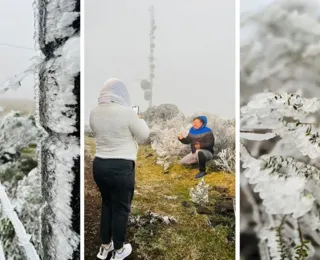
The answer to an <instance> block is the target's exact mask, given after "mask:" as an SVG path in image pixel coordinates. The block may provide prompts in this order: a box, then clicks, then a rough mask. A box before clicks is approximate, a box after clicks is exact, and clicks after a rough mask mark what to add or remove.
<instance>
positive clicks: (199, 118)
mask: <svg viewBox="0 0 320 260" xmlns="http://www.w3.org/2000/svg"><path fill="white" fill-rule="evenodd" d="M197 119H198V120H200V122H201V123H202V124H204V121H203V119H202V118H201V117H200V116H197V117H195V118H194V119H193V120H192V121H194V120H197Z"/></svg>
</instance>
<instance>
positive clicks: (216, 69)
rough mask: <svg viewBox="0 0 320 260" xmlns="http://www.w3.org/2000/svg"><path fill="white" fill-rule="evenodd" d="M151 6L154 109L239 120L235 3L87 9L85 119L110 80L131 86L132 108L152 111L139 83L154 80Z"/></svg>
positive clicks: (100, 3)
mask: <svg viewBox="0 0 320 260" xmlns="http://www.w3.org/2000/svg"><path fill="white" fill-rule="evenodd" d="M151 4H154V6H155V20H156V26H157V30H156V32H155V34H156V40H155V44H156V47H155V57H156V61H155V64H156V70H155V86H154V104H155V105H159V104H162V103H174V104H176V105H177V106H178V107H179V108H180V109H181V110H182V111H183V112H184V113H186V114H190V113H193V112H196V111H206V112H211V113H214V114H217V115H220V116H223V117H229V118H231V117H234V114H235V15H234V14H235V4H234V1H233V0H226V1H212V0H202V1H195V0H189V1H186V0H174V1H168V0H167V1H151V0H136V1H132V0H118V1H111V0H90V1H85V8H84V10H85V120H86V121H87V120H88V115H89V113H90V110H91V109H92V108H93V107H94V106H96V104H97V98H98V95H99V92H100V90H101V88H102V86H103V83H104V82H105V81H106V80H107V79H108V78H111V77H117V78H119V79H121V80H123V81H124V82H125V84H126V85H127V87H128V89H129V92H130V95H131V99H132V103H133V105H139V106H140V107H141V108H142V109H146V108H147V106H148V102H147V101H145V100H144V97H143V91H142V90H141V88H140V79H142V78H147V77H148V55H149V6H150V5H151Z"/></svg>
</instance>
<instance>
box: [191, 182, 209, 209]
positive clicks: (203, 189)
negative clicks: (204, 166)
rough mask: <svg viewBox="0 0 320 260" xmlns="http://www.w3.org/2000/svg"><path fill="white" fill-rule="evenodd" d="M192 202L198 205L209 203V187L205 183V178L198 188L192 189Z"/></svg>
mask: <svg viewBox="0 0 320 260" xmlns="http://www.w3.org/2000/svg"><path fill="white" fill-rule="evenodd" d="M190 197H191V201H192V202H194V203H196V204H197V205H205V204H207V203H209V185H208V184H206V183H205V181H204V178H202V179H201V180H200V182H199V183H198V184H197V186H196V187H195V188H194V187H191V188H190Z"/></svg>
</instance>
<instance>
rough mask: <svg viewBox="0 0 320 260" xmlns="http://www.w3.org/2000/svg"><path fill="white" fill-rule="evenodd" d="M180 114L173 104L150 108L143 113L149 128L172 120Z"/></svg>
mask: <svg viewBox="0 0 320 260" xmlns="http://www.w3.org/2000/svg"><path fill="white" fill-rule="evenodd" d="M179 113H180V111H179V109H178V107H177V106H176V105H173V104H162V105H159V106H154V107H150V108H148V109H147V110H146V111H145V112H144V113H143V118H144V119H145V120H146V122H147V123H148V125H149V126H151V127H152V126H154V125H155V124H162V123H163V122H166V121H167V120H171V119H172V118H174V117H176V116H177V115H178V114H179Z"/></svg>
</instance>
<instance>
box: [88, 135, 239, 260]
mask: <svg viewBox="0 0 320 260" xmlns="http://www.w3.org/2000/svg"><path fill="white" fill-rule="evenodd" d="M86 149H87V154H90V158H89V157H86V162H85V164H86V172H85V205H86V207H85V212H86V216H85V226H86V231H85V237H86V238H85V239H86V252H85V255H86V258H88V259H89V258H93V257H94V256H95V254H96V251H97V250H98V247H99V243H100V241H99V235H98V228H99V218H98V216H99V215H100V197H99V196H100V195H99V192H98V190H97V189H96V187H95V183H94V182H93V180H92V172H91V160H92V158H93V156H94V150H95V140H94V139H93V138H90V137H86ZM156 161H157V155H156V153H155V151H154V150H152V148H151V147H150V146H149V145H141V146H140V150H139V154H138V160H137V162H136V191H135V197H134V200H133V205H132V215H133V216H144V215H146V214H147V212H150V211H151V212H155V213H157V214H161V215H164V216H172V217H174V218H176V219H177V220H178V223H176V224H174V225H159V226H156V227H153V229H152V230H153V231H152V232H153V233H151V229H150V230H149V229H148V227H146V228H139V229H137V228H134V227H130V228H129V232H128V233H129V234H128V241H130V242H131V243H132V244H133V246H134V253H133V254H134V256H132V258H128V259H136V258H135V257H137V255H140V256H142V257H143V259H146V260H147V259H221V260H227V259H234V253H235V245H234V242H230V241H229V242H228V239H227V237H228V235H230V233H232V228H231V227H230V226H228V225H219V226H216V227H214V228H211V227H210V226H209V225H208V224H207V217H206V215H200V214H197V213H196V211H195V207H194V206H193V204H192V202H191V198H190V188H191V187H195V186H196V185H197V184H198V182H199V180H196V179H194V175H195V174H196V173H197V169H190V168H185V167H183V166H181V165H179V164H178V163H177V162H175V163H173V164H172V166H171V168H170V173H169V174H165V173H164V170H163V168H162V167H161V166H160V165H157V164H156ZM205 182H206V183H207V184H209V201H210V203H211V204H215V201H216V200H217V199H219V197H221V196H222V195H221V194H220V193H219V192H217V191H216V190H214V189H213V186H220V187H222V188H225V189H226V190H227V196H230V197H233V196H234V194H235V176H234V175H231V174H226V173H223V172H209V174H208V175H207V176H206V177H205ZM183 202H184V203H185V202H187V203H188V204H189V205H190V206H189V207H184V206H183V205H182V203H183ZM92 214H94V218H93V217H92ZM213 216H214V217H217V218H218V217H220V216H218V215H217V216H215V214H213ZM133 236H135V238H134V237H133Z"/></svg>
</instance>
